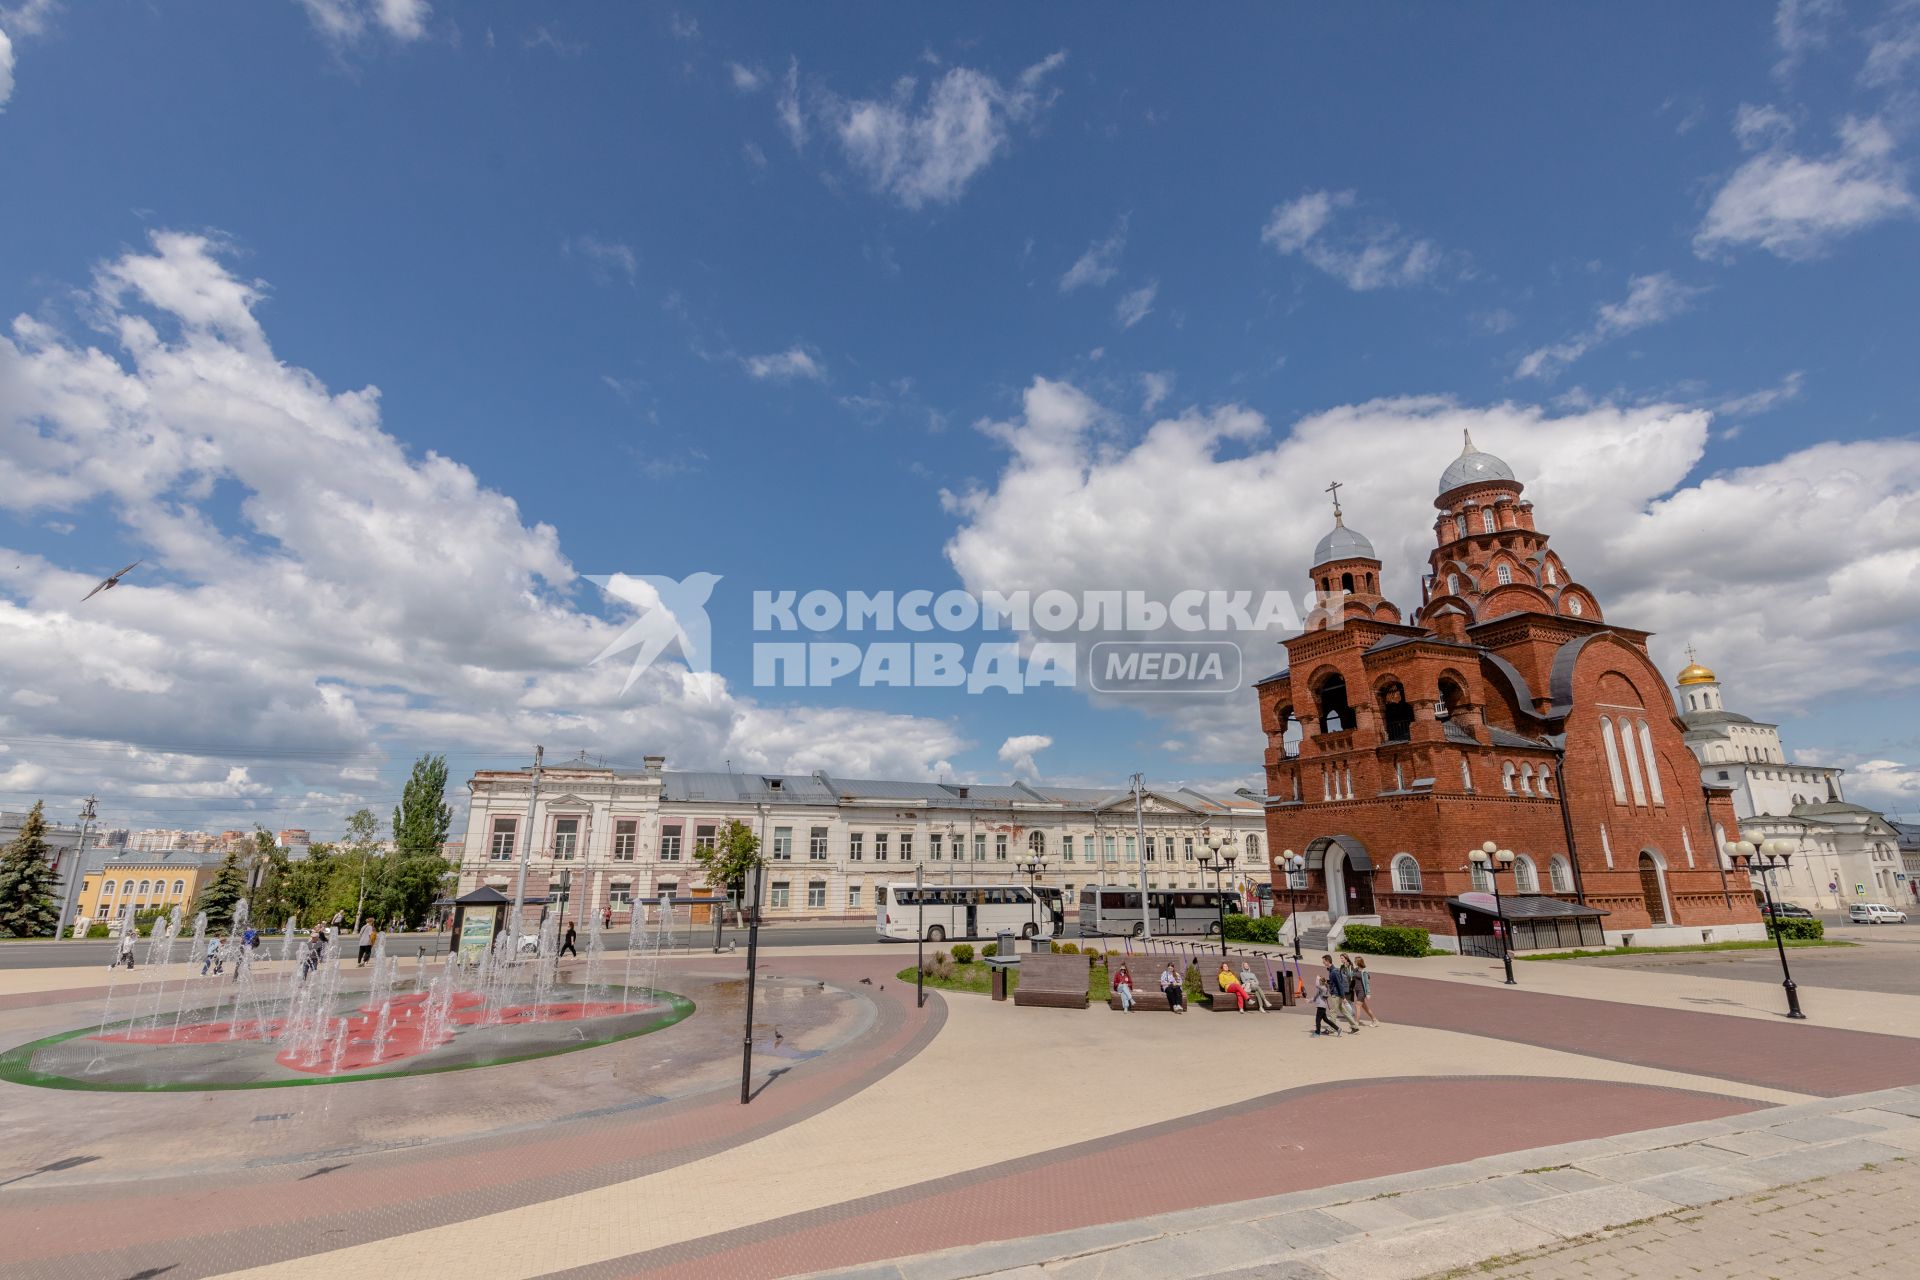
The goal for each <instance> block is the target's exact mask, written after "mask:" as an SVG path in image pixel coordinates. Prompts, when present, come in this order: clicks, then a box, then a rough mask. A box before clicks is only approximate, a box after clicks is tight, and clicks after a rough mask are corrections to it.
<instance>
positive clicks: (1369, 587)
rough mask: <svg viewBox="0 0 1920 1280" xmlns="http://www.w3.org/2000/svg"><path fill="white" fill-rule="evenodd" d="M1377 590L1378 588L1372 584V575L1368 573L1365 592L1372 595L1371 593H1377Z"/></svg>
mask: <svg viewBox="0 0 1920 1280" xmlns="http://www.w3.org/2000/svg"><path fill="white" fill-rule="evenodd" d="M1378 590H1379V588H1378V587H1376V586H1375V585H1374V582H1373V575H1372V574H1371V573H1369V574H1368V575H1367V591H1368V592H1369V593H1373V592H1377V591H1378Z"/></svg>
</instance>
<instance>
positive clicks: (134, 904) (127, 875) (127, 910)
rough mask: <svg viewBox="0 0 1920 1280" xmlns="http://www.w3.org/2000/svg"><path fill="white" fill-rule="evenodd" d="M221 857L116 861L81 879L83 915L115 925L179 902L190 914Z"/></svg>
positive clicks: (181, 855) (179, 855)
mask: <svg viewBox="0 0 1920 1280" xmlns="http://www.w3.org/2000/svg"><path fill="white" fill-rule="evenodd" d="M220 862H221V859H220V858H217V857H208V856H206V855H204V854H192V853H149V854H141V853H136V854H132V855H130V856H126V857H120V858H116V859H114V860H113V861H111V862H109V863H107V864H106V866H104V867H102V868H99V869H96V870H93V871H89V872H87V873H86V874H85V875H84V876H83V877H81V880H80V904H79V914H80V916H81V918H83V919H87V920H91V921H93V922H95V923H96V924H98V923H113V922H115V921H118V920H120V919H121V918H123V917H125V916H130V915H131V916H137V915H139V914H140V913H141V912H142V911H147V910H151V909H152V908H155V907H161V908H169V909H170V908H172V907H173V906H174V905H175V904H176V903H177V904H179V907H180V910H181V912H182V913H184V914H188V915H191V914H192V908H193V900H194V898H196V897H198V896H199V893H200V887H201V886H202V885H204V884H205V883H206V882H207V881H209V880H211V879H213V876H214V873H215V872H217V871H218V870H219V869H220Z"/></svg>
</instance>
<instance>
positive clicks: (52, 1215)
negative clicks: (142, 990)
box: [0, 943, 1920, 1280]
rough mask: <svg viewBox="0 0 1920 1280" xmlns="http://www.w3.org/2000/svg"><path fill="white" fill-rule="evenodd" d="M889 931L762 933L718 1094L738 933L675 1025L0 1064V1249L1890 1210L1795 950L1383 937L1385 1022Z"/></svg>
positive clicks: (846, 1260)
mask: <svg viewBox="0 0 1920 1280" xmlns="http://www.w3.org/2000/svg"><path fill="white" fill-rule="evenodd" d="M1862 951H1863V952H1864V953H1865V954H1866V955H1867V958H1868V959H1870V960H1871V959H1874V958H1875V957H1877V958H1878V960H1879V963H1881V964H1882V965H1885V966H1889V967H1893V966H1904V965H1910V964H1911V963H1912V961H1910V960H1908V959H1907V957H1908V956H1909V955H1911V954H1913V953H1912V952H1911V950H1910V949H1909V948H1908V947H1905V946H1898V945H1894V944H1891V943H1888V944H1885V945H1881V944H1874V943H1870V944H1868V945H1867V946H1866V947H1863V948H1862ZM1800 954H1801V955H1804V954H1807V953H1800ZM1834 954H1842V953H1838V952H1836V953H1834ZM1845 954H1851V953H1845ZM1796 958H1799V957H1798V955H1797V956H1796ZM910 959H911V952H910V951H908V950H907V949H905V948H901V947H888V946H880V945H873V944H863V945H856V946H838V947H823V948H792V949H784V950H782V951H779V952H776V953H771V954H763V955H762V956H761V969H760V971H759V975H758V976H759V982H758V990H757V992H756V1010H755V1018H754V1052H755V1074H754V1077H753V1082H752V1083H753V1088H754V1090H755V1096H754V1100H753V1102H752V1103H751V1104H750V1105H747V1106H742V1105H741V1104H740V1101H739V1097H738V1092H739V1069H740V1050H741V1036H742V1031H743V1015H744V1008H743V1005H744V986H745V984H744V981H743V978H744V971H745V962H744V953H735V954H729V955H718V956H716V955H711V954H699V953H695V954H691V955H685V956H680V957H677V958H669V959H666V960H663V961H662V963H661V966H660V971H659V974H658V976H657V985H658V986H659V987H661V988H662V989H667V990H671V991H674V992H677V993H679V994H681V995H682V996H684V997H685V998H687V999H688V1000H690V1001H691V1002H692V1003H693V1005H694V1011H693V1013H692V1014H691V1015H689V1016H687V1017H686V1018H685V1019H684V1020H682V1021H679V1022H677V1023H674V1024H673V1025H670V1026H666V1027H663V1028H661V1029H659V1030H655V1031H651V1032H649V1033H647V1034H644V1035H640V1036H637V1037H634V1038H632V1039H628V1040H622V1041H617V1042H614V1043H609V1044H603V1045H598V1046H594V1047H587V1048H582V1049H580V1050H578V1051H577V1052H571V1053H565V1054H561V1055H560V1056H555V1057H547V1058H540V1059H534V1060H528V1061H512V1062H503V1063H501V1064H499V1065H493V1066H484V1067H475V1068H473V1069H469V1070H461V1071H453V1072H448V1073H444V1074H425V1075H416V1076H410V1077H405V1078H397V1079H391V1080H363V1081H343V1082H340V1083H334V1084H321V1085H313V1086H308V1087H298V1088H264V1089H239V1090H226V1091H217V1092H204V1091H195V1090H181V1091H171V1092H161V1093H147V1092H124V1091H105V1092H103V1091H99V1090H95V1089H88V1088H74V1087H62V1088H39V1087H31V1086H29V1085H27V1084H23V1083H14V1082H9V1083H0V1125H4V1126H5V1127H6V1130H7V1132H8V1133H9V1135H10V1139H11V1140H10V1142H9V1143H8V1145H7V1147H6V1149H5V1152H4V1154H3V1155H0V1233H4V1235H5V1238H7V1239H8V1240H9V1241H11V1242H13V1245H12V1251H11V1254H10V1259H9V1266H8V1269H7V1271H6V1274H7V1275H8V1276H9V1277H10V1278H11V1277H15V1276H18V1277H21V1278H22V1280H39V1278H41V1277H76V1278H77V1277H89V1278H91V1277H101V1276H135V1275H162V1274H164V1275H166V1276H169V1277H183V1278H184V1277H198V1276H214V1275H255V1274H257V1275H261V1276H267V1275H272V1276H274V1277H301V1276H309V1275H311V1276H315V1277H320V1276H325V1277H341V1276H359V1275H368V1276H376V1275H377V1276H384V1275H392V1274H403V1273H408V1272H413V1271H419V1270H424V1269H426V1268H430V1267H439V1266H442V1265H445V1264H446V1263H447V1262H448V1261H449V1260H458V1259H466V1260H467V1261H466V1263H465V1264H464V1265H469V1266H471V1267H478V1268H480V1269H481V1270H482V1271H483V1272H484V1274H487V1275H488V1276H502V1277H508V1276H515V1277H517V1276H528V1277H531V1276H547V1275H570V1276H581V1277H587V1276H594V1277H602V1276H604V1277H617V1276H641V1275H644V1276H657V1277H687V1278H689V1280H691V1278H692V1277H714V1276H726V1277H747V1278H751V1277H777V1276H787V1275H804V1274H813V1273H826V1274H833V1273H836V1272H840V1273H845V1274H848V1275H872V1276H886V1277H907V1276H912V1277H932V1276H936V1275H946V1276H956V1277H957V1276H966V1275H990V1274H1000V1273H1006V1274H1009V1275H1015V1276H1019V1277H1021V1278H1022V1280H1037V1278H1038V1277H1040V1276H1047V1275H1054V1274H1056V1273H1058V1274H1061V1275H1068V1276H1075V1277H1078V1276H1083V1275H1084V1276H1101V1277H1120V1276H1135V1275H1138V1276H1163V1277H1164V1276H1180V1275H1194V1276H1200V1275H1214V1274H1222V1275H1224V1274H1245V1275H1247V1276H1254V1275H1262V1276H1268V1275H1270V1276H1303V1277H1311V1276H1336V1277H1346V1276H1353V1277H1356V1278H1357V1277H1361V1276H1382V1277H1384V1276H1405V1277H1408V1280H1413V1278H1414V1277H1418V1276H1423V1275H1427V1274H1434V1273H1441V1272H1444V1271H1445V1270H1447V1269H1448V1268H1452V1267H1478V1266H1479V1265H1480V1264H1481V1263H1483V1262H1488V1261H1489V1260H1494V1259H1498V1260H1499V1261H1498V1262H1497V1266H1498V1267H1499V1268H1504V1270H1499V1271H1496V1274H1510V1275H1516V1276H1520V1275H1531V1274H1535V1272H1533V1271H1530V1270H1528V1268H1542V1269H1541V1270H1539V1271H1538V1274H1540V1275H1542V1276H1560V1275H1563V1274H1564V1275H1585V1274H1589V1273H1588V1272H1583V1271H1578V1270H1573V1269H1571V1268H1574V1267H1575V1266H1576V1265H1580V1266H1584V1265H1587V1264H1588V1262H1589V1261H1592V1260H1593V1259H1598V1258H1600V1257H1601V1255H1600V1254H1598V1253H1595V1254H1592V1255H1589V1254H1587V1253H1584V1252H1582V1251H1583V1250H1589V1249H1595V1248H1598V1246H1599V1245H1601V1244H1604V1243H1606V1242H1607V1241H1608V1240H1616V1234H1617V1233H1614V1232H1613V1229H1614V1228H1617V1227H1620V1226H1622V1225H1623V1224H1627V1223H1633V1222H1638V1221H1640V1220H1642V1219H1655V1220H1660V1222H1662V1223H1663V1224H1664V1225H1658V1226H1657V1227H1656V1226H1654V1225H1643V1226H1640V1227H1632V1228H1629V1229H1628V1232H1627V1234H1628V1235H1632V1233H1633V1232H1640V1233H1642V1235H1641V1236H1634V1237H1633V1238H1634V1239H1636V1240H1641V1242H1642V1243H1641V1244H1640V1245H1639V1246H1636V1247H1640V1248H1642V1249H1643V1250H1644V1251H1646V1252H1650V1253H1654V1254H1659V1253H1660V1251H1661V1248H1662V1247H1664V1246H1662V1245H1661V1244H1660V1241H1680V1240H1681V1238H1682V1237H1683V1236H1686V1234H1687V1232H1689V1231H1693V1232H1694V1235H1695V1236H1697V1237H1698V1239H1694V1238H1693V1237H1692V1236H1688V1237H1687V1239H1688V1240H1690V1241H1692V1242H1691V1243H1686V1245H1685V1247H1686V1248H1687V1249H1690V1250H1707V1251H1711V1249H1712V1248H1714V1247H1716V1245H1715V1244H1714V1241H1716V1240H1718V1239H1719V1238H1720V1237H1719V1236H1717V1235H1715V1234H1714V1233H1713V1231H1712V1230H1711V1229H1709V1227H1708V1226H1706V1225H1703V1224H1709V1223H1712V1222H1715V1221H1719V1220H1721V1218H1722V1217H1724V1216H1725V1215H1727V1214H1731V1213H1739V1212H1744V1210H1742V1209H1741V1208H1740V1206H1741V1205H1742V1204H1744V1203H1746V1200H1745V1198H1746V1197H1752V1196H1755V1195H1758V1194H1764V1193H1765V1192H1766V1191H1768V1190H1770V1189H1772V1188H1776V1187H1794V1186H1799V1185H1801V1184H1806V1183H1809V1182H1810V1180H1812V1179H1815V1178H1829V1179H1832V1178H1838V1177H1842V1176H1845V1177H1850V1178H1851V1177H1858V1178H1861V1179H1864V1180H1865V1181H1864V1182H1863V1183H1862V1184H1861V1185H1862V1186H1863V1187H1865V1188H1867V1190H1866V1191H1865V1192H1863V1194H1871V1195H1873V1196H1875V1197H1877V1202H1878V1203H1881V1204H1883V1205H1885V1204H1889V1203H1898V1202H1899V1201H1900V1200H1901V1199H1902V1194H1901V1191H1902V1189H1904V1188H1906V1187H1907V1186H1908V1184H1906V1183H1904V1182H1898V1181H1894V1182H1887V1183H1885V1186H1886V1187H1888V1188H1892V1189H1893V1193H1892V1194H1882V1193H1881V1191H1879V1190H1875V1188H1879V1187H1881V1186H1882V1183H1881V1182H1879V1181H1876V1179H1901V1178H1907V1177H1910V1176H1911V1172H1910V1168H1909V1166H1908V1165H1907V1164H1906V1163H1904V1162H1906V1161H1907V1160H1908V1159H1909V1157H1912V1156H1915V1155H1920V1092H1914V1090H1915V1089H1916V1088H1920V997H1916V996H1909V995H1899V994H1884V993H1880V992H1875V991H1870V990H1864V989H1861V988H1859V987H1857V986H1853V987H1848V986H1833V987H1828V986H1823V985H1819V984H1818V982H1817V980H1816V978H1815V977H1814V976H1813V975H1809V977H1808V978H1807V980H1806V981H1805V982H1804V983H1803V999H1804V1002H1805V1004H1806V1006H1807V1009H1808V1012H1809V1018H1808V1020H1807V1022H1805V1023H1792V1022H1789V1021H1787V1020H1786V1019H1784V1018H1782V1017H1781V1016H1780V1009H1781V1000H1780V992H1779V990H1778V987H1777V986H1772V987H1769V986H1768V985H1765V984H1761V983H1757V982H1750V981H1743V980H1739V979H1734V978H1728V977H1723V976H1719V972H1720V971H1719V970H1717V969H1713V968H1709V967H1668V968H1663V969H1658V970H1643V969H1621V968H1614V967H1607V966H1601V965H1591V964H1584V963H1582V964H1566V963H1558V962H1556V963H1545V964H1524V965H1521V966H1520V967H1519V977H1520V979H1521V982H1522V985H1520V986H1518V987H1507V986H1505V985H1503V984H1502V983H1501V982H1500V980H1499V979H1500V973H1499V969H1498V967H1497V966H1495V965H1491V964H1488V963H1485V962H1482V961H1478V960H1462V959H1459V958H1455V957H1433V958H1428V959H1424V960H1395V959H1384V958H1383V959H1380V960H1377V961H1374V962H1372V965H1373V967H1374V969H1375V970H1376V972H1377V973H1378V975H1379V976H1378V979H1377V984H1376V992H1377V995H1376V1000H1375V1004H1376V1007H1377V1009H1378V1010H1379V1012H1380V1014H1381V1016H1382V1017H1383V1018H1384V1019H1386V1021H1387V1025H1385V1026H1383V1027H1380V1028H1378V1029H1374V1028H1369V1029H1367V1030H1365V1031H1364V1032H1362V1033H1361V1034H1359V1035H1357V1036H1355V1035H1348V1036H1343V1037H1340V1038H1338V1039H1334V1038H1319V1039H1316V1038H1314V1037H1312V1036H1311V1035H1309V1034H1307V1032H1308V1028H1309V1026H1310V1018H1309V1017H1308V1016H1307V1015H1306V1014H1304V1013H1303V1012H1302V1011H1301V1010H1299V1009H1290V1010H1285V1011H1280V1012H1275V1013H1272V1014H1264V1015H1248V1016H1235V1017H1214V1016H1211V1015H1209V1014H1207V1013H1205V1012H1202V1011H1196V1012H1195V1013H1194V1014H1190V1015H1188V1016H1186V1017H1176V1016H1173V1015H1169V1014H1148V1013H1141V1014H1136V1015H1131V1016H1125V1015H1120V1014H1117V1013H1112V1012H1110V1011H1108V1010H1106V1009H1104V1008H1101V1007H1098V1006H1096V1007H1094V1008H1091V1009H1087V1010H1061V1009H1041V1008H1016V1007H1015V1006H1013V1005H1012V1004H1010V1003H997V1002H994V1001H991V1000H989V999H988V998H986V997H985V996H975V995H969V994H960V993H953V994H946V995H940V994H930V997H929V1000H928V1002H927V1004H926V1006H925V1007H924V1008H917V1007H916V1006H915V1002H914V992H913V988H912V986H911V985H910V984H905V983H902V982H900V981H899V979H898V978H897V977H896V976H895V975H896V973H897V972H898V971H899V970H900V968H901V967H902V965H903V964H906V963H908V962H909V961H910ZM268 971H269V972H270V967H269V970H268ZM105 977H106V975H105V974H104V973H103V972H101V971H98V970H95V971H83V970H76V969H72V968H50V969H38V970H35V969H19V970H13V971H9V972H7V973H4V974H0V1053H4V1052H5V1051H7V1050H10V1049H15V1048H17V1047H19V1046H22V1045H27V1044H30V1043H34V1042H38V1041H40V1040H41V1039H43V1038H45V1037H49V1036H52V1035H55V1034H58V1033H64V1032H68V1031H73V1030H76V1029H82V1028H90V1027H93V1026H95V1025H96V1024H97V1023H98V1021H99V1020H100V1004H101V999H102V997H103V995H104V994H105V992H104V979H105ZM355 981H364V979H362V978H360V977H359V975H357V974H356V973H355V972H354V971H353V969H352V966H350V965H349V966H348V969H347V971H346V972H345V974H344V975H343V983H345V984H347V985H349V986H350V985H351V984H352V983H354V982H355ZM154 1051H155V1052H166V1051H167V1050H166V1049H164V1048H156V1049H155V1050H154ZM1868 1166H1873V1167H1872V1168H1869V1167H1868ZM1814 1185H1816V1186H1817V1185H1819V1184H1814ZM1847 1185H1852V1184H1847ZM1793 1194H1794V1195H1803V1193H1802V1192H1797V1191H1796V1192H1794V1193H1793ZM1805 1194H1828V1193H1805ZM1906 1198H1908V1199H1910V1198H1911V1197H1910V1196H1908V1197H1906ZM1723 1202H1724V1203H1723ZM1756 1203H1758V1202H1756ZM1796 1203H1804V1201H1797V1202H1796ZM1702 1206H1711V1207H1710V1208H1707V1209H1705V1210H1702V1208H1701V1207H1702ZM1698 1212H1705V1213H1707V1214H1708V1215H1710V1216H1707V1217H1701V1218H1698V1219H1697V1221H1695V1220H1692V1219H1691V1218H1689V1219H1688V1220H1682V1218H1681V1217H1679V1216H1675V1215H1691V1214H1695V1213H1698ZM1756 1212H1758V1211H1757V1210H1756ZM1808 1212H1811V1211H1810V1210H1809V1211H1808ZM1898 1218H1899V1215H1898V1214H1895V1215H1893V1217H1891V1218H1884V1221H1885V1222H1886V1224H1887V1226H1888V1229H1889V1230H1894V1231H1898V1230H1906V1229H1908V1226H1907V1225H1903V1223H1902V1222H1900V1221H1898V1220H1897V1219H1898ZM1783 1221H1784V1220H1783ZM1576 1226H1577V1227H1578V1228H1579V1229H1578V1230H1574V1229H1573V1228H1574V1227H1576ZM1655 1231H1657V1232H1659V1233H1664V1234H1660V1235H1657V1236H1656V1235H1654V1234H1650V1233H1652V1232H1655ZM1593 1232H1608V1233H1609V1234H1608V1236H1607V1239H1606V1240H1600V1239H1593V1240H1589V1239H1587V1237H1588V1235H1589V1234H1590V1233H1593ZM1736 1234H1737V1233H1736ZM1622 1238H1623V1237H1622ZM1876 1238H1878V1237H1876ZM1648 1242H1651V1243H1648ZM1616 1243H1617V1240H1616ZM1626 1247H1627V1246H1625V1245H1619V1246H1618V1248H1619V1249H1625V1248H1626ZM1672 1247H1673V1248H1674V1249H1676V1250H1677V1249H1680V1248H1681V1247H1682V1246H1681V1244H1680V1243H1674V1244H1673V1245H1672ZM1609 1256H1610V1255H1609ZM1676 1256H1679V1255H1678V1254H1676ZM1687 1256H1693V1255H1692V1254H1688V1255H1687ZM1782 1256H1786V1255H1785V1254H1783V1255H1782ZM1846 1256H1847V1257H1848V1258H1849V1259H1852V1258H1854V1256H1855V1255H1854V1254H1853V1253H1848V1254H1847V1255H1846ZM1616 1262H1617V1260H1610V1261H1607V1263H1606V1265H1607V1266H1615V1265H1616ZM1847 1265H1848V1266H1854V1265H1855V1264H1854V1262H1851V1261H1849V1262H1848V1263H1847ZM1871 1265H1872V1263H1871V1261H1870V1260H1868V1259H1866V1258H1865V1256H1864V1255H1861V1257H1860V1260H1859V1262H1858V1266H1859V1268H1860V1270H1858V1272H1857V1273H1858V1274H1870V1272H1869V1271H1867V1270H1866V1269H1865V1268H1867V1267H1869V1266H1871ZM1286 1268H1292V1269H1291V1270H1288V1269H1286ZM1421 1268H1424V1269H1421ZM1551 1268H1562V1269H1561V1270H1553V1269H1551ZM1822 1269H1823V1270H1824V1271H1825V1272H1826V1273H1827V1274H1842V1275H1844V1274H1855V1273H1856V1272H1855V1271H1849V1270H1844V1269H1840V1270H1836V1269H1835V1267H1834V1266H1833V1265H1832V1264H1831V1262H1830V1261H1829V1262H1827V1263H1823V1264H1822ZM1591 1274H1594V1275H1611V1274H1615V1272H1610V1271H1606V1270H1604V1269H1601V1268H1600V1267H1599V1265H1598V1263H1597V1262H1595V1264H1594V1268H1593V1270H1592V1271H1591ZM1619 1274H1623V1275H1664V1274H1669V1273H1668V1272H1663V1271H1658V1270H1643V1271H1638V1272H1636V1271H1630V1270H1629V1271H1621V1272H1619ZM1671 1274H1675V1275H1679V1274H1690V1273H1688V1272H1684V1271H1674V1272H1672V1273H1671ZM1728 1274H1732V1273H1728ZM1759 1274H1765V1273H1764V1272H1760V1273H1759ZM1893 1274H1898V1273H1897V1272H1895V1273H1893Z"/></svg>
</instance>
